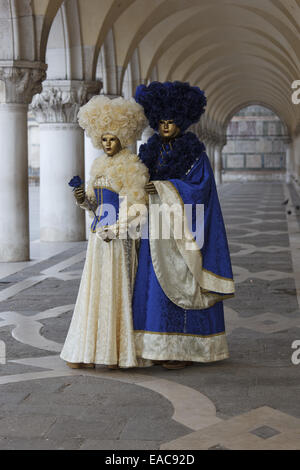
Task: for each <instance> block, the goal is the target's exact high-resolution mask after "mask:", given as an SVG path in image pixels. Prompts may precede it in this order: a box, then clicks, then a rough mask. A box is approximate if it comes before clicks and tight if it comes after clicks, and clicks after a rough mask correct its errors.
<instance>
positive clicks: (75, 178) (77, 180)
mask: <svg viewBox="0 0 300 470" xmlns="http://www.w3.org/2000/svg"><path fill="white" fill-rule="evenodd" d="M82 184H83V181H82V179H81V178H80V176H73V178H72V179H71V180H70V181H69V186H72V188H73V191H74V189H76V188H79V187H80V186H81V185H82Z"/></svg>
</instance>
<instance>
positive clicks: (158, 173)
mask: <svg viewBox="0 0 300 470" xmlns="http://www.w3.org/2000/svg"><path fill="white" fill-rule="evenodd" d="M149 143H150V145H148V144H149ZM182 149H184V151H185V157H186V158H185V160H182ZM191 152H193V154H191ZM140 157H141V159H142V160H143V162H144V163H145V164H146V165H147V166H148V168H149V170H150V174H151V177H152V178H151V179H152V181H153V180H168V181H169V182H170V183H171V184H172V185H173V186H174V187H175V188H176V189H177V191H178V193H179V194H180V196H181V199H182V201H183V203H185V204H193V205H196V204H204V245H203V246H202V248H201V253H202V262H203V272H204V275H207V276H208V277H209V278H210V279H213V280H215V281H216V282H212V283H211V287H210V288H209V291H210V292H217V293H219V294H220V298H221V299H225V298H227V297H232V295H233V292H234V284H233V275H232V268H231V262H230V255H229V249H228V243H227V237H226V232H225V226H224V222H223V217H222V212H221V208H220V203H219V199H218V194H217V190H216V185H215V180H214V175H213V171H212V168H211V165H210V162H209V159H208V157H207V155H206V153H205V147H204V145H203V144H202V143H201V142H199V140H198V139H197V137H196V136H195V135H194V134H191V133H187V134H183V135H181V136H180V137H179V138H178V139H175V141H173V143H172V142H171V145H170V146H168V145H166V144H163V142H162V140H161V139H160V137H159V136H158V135H157V134H156V135H154V136H153V137H151V138H150V140H149V141H148V143H147V144H145V145H144V146H143V147H142V149H141V152H140ZM172 161H173V165H172ZM194 215H195V214H193V224H194V222H195V219H194ZM201 287H203V286H201ZM206 289H207V286H206ZM133 321H134V330H135V332H138V333H143V332H144V333H147V332H149V333H157V334H176V333H177V334H178V335H192V336H198V337H202V338H203V337H204V338H206V337H213V336H215V335H220V334H222V333H223V334H224V332H225V324H224V312H223V302H222V301H221V300H220V301H218V302H216V303H215V304H214V305H213V306H212V307H210V308H206V309H201V310H191V309H189V310H187V309H183V308H181V307H179V306H178V305H175V304H174V303H173V302H172V301H171V300H170V299H169V298H168V297H167V296H166V294H165V293H164V291H163V289H162V288H161V286H160V284H159V281H158V279H157V277H156V274H155V271H154V268H153V264H152V260H151V251H150V244H149V240H148V239H142V240H141V244H140V250H139V263H138V270H137V275H136V281H135V288H134V294H133ZM214 357H216V359H214V358H212V359H210V358H209V357H205V358H204V359H203V360H205V361H209V360H217V359H218V357H217V356H214ZM223 357H226V355H225V354H223V356H222V355H220V357H219V358H223ZM149 358H151V359H156V358H157V359H160V358H163V359H176V357H174V354H173V353H172V357H171V356H170V357H168V354H167V353H165V352H164V354H163V356H162V355H161V354H158V356H157V357H154V356H153V355H152V357H149ZM177 359H179V360H182V359H183V358H182V357H178V358H177ZM186 359H189V358H186ZM191 360H193V357H192V358H191ZM194 360H195V359H194ZM196 360H201V357H200V359H199V358H198V359H196Z"/></svg>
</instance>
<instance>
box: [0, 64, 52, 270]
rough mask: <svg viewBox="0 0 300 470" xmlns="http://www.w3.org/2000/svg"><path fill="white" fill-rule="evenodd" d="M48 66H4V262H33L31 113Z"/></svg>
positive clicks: (0, 69)
mask: <svg viewBox="0 0 300 470" xmlns="http://www.w3.org/2000/svg"><path fill="white" fill-rule="evenodd" d="M46 68H47V66H46V65H45V64H42V63H36V62H25V61H22V62H21V61H20V62H16V61H7V62H4V61H1V62H0V146H1V151H0V154H1V171H0V188H1V203H0V226H1V227H2V230H1V231H0V261H7V262H10V261H27V260H29V211H28V148H27V112H28V104H29V103H30V102H31V99H32V96H33V95H34V94H35V93H39V92H40V91H41V89H42V81H43V80H44V79H45V77H46V72H45V71H46Z"/></svg>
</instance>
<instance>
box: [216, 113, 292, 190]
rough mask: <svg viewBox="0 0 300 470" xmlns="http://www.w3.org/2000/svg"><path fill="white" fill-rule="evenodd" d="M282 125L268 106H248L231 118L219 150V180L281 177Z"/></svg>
mask: <svg viewBox="0 0 300 470" xmlns="http://www.w3.org/2000/svg"><path fill="white" fill-rule="evenodd" d="M286 141H287V133H286V129H285V125H284V124H283V123H282V122H281V121H280V119H279V118H278V117H277V116H276V115H275V114H274V113H273V112H272V111H271V110H269V109H266V108H264V107H262V106H248V107H247V108H244V109H243V110H241V111H240V112H239V113H238V114H237V115H236V116H234V117H233V118H232V120H231V121H230V124H229V126H228V129H227V145H226V146H225V147H224V149H223V156H222V159H223V161H222V164H223V179H224V180H225V181H226V180H235V179H247V180H257V179H258V180H259V179H281V178H283V176H284V173H285V165H286V161H285V151H286Z"/></svg>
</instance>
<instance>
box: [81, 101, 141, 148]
mask: <svg viewBox="0 0 300 470" xmlns="http://www.w3.org/2000/svg"><path fill="white" fill-rule="evenodd" d="M77 117H78V122H79V125H80V126H81V127H82V128H83V129H85V131H86V133H87V135H88V136H89V137H90V138H91V139H92V142H93V145H94V147H96V148H102V139H101V137H102V135H103V134H113V135H115V136H116V137H118V139H119V140H120V142H121V146H122V148H124V147H128V145H132V144H134V143H135V142H136V140H138V139H139V138H140V137H141V134H142V132H143V130H144V129H145V127H146V126H147V125H148V121H147V118H146V116H145V114H144V110H143V108H142V106H141V105H139V104H138V103H136V101H135V100H134V99H133V98H131V99H130V100H125V99H124V98H121V97H119V98H114V99H110V98H108V97H107V96H104V95H96V96H93V98H92V99H90V101H89V102H88V103H86V104H85V105H84V106H81V108H80V109H79V112H78V116H77Z"/></svg>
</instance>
